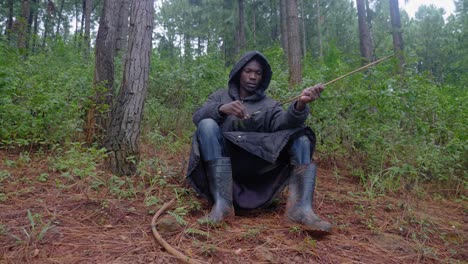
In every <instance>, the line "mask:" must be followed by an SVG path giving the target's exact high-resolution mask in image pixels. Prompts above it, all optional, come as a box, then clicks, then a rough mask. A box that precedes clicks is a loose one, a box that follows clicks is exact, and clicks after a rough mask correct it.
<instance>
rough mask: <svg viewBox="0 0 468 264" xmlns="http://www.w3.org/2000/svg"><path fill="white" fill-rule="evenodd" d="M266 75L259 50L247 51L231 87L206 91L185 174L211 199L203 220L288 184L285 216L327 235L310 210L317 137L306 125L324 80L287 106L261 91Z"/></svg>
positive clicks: (259, 201) (256, 203) (327, 227)
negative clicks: (209, 92) (210, 91)
mask: <svg viewBox="0 0 468 264" xmlns="http://www.w3.org/2000/svg"><path fill="white" fill-rule="evenodd" d="M271 77H272V71H271V67H270V65H269V63H268V61H267V60H266V58H265V57H264V55H263V54H261V53H260V52H257V51H250V52H247V53H246V54H244V55H243V56H242V57H241V58H240V60H239V61H238V62H237V63H236V65H235V66H234V67H233V69H232V70H231V73H230V74H229V81H228V88H227V89H221V90H218V91H216V92H214V93H213V94H211V95H210V96H209V98H208V100H207V102H206V103H205V104H204V105H203V106H202V107H200V108H199V109H198V110H197V111H196V112H195V113H194V115H193V122H194V123H195V125H196V126H197V131H196V133H195V134H194V137H193V140H192V151H191V154H190V162H189V167H188V172H187V180H188V181H189V183H190V184H191V185H192V186H193V187H194V189H195V190H196V191H197V192H198V193H199V194H201V195H202V196H204V197H206V198H208V199H209V200H211V201H212V202H214V205H213V207H212V209H211V212H210V213H209V214H208V215H207V216H205V217H204V218H203V219H202V220H204V221H211V222H215V223H216V222H221V221H223V220H224V219H226V218H228V217H231V216H234V208H238V209H254V208H260V207H264V206H267V205H268V204H270V202H271V201H272V199H273V198H275V196H276V195H278V194H279V193H280V192H281V191H282V190H283V188H284V187H285V186H286V184H289V188H288V189H289V194H288V201H287V205H286V216H285V217H286V219H287V220H288V221H290V222H293V223H297V224H301V225H302V226H303V227H304V228H305V229H306V230H310V231H314V232H317V233H325V234H326V233H329V232H330V231H331V224H330V223H328V222H326V221H323V220H321V219H320V218H319V217H318V216H317V215H316V214H315V213H314V211H313V209H312V198H313V194H314V188H315V177H316V166H315V164H313V163H311V159H312V154H313V151H314V146H315V135H314V134H313V132H312V130H311V129H310V128H308V127H306V126H305V125H304V121H305V120H306V118H307V116H308V115H309V108H308V106H307V104H308V103H310V102H312V101H313V100H315V99H317V98H319V96H320V92H321V91H323V89H324V86H323V85H316V86H314V87H310V88H307V89H304V90H303V91H302V93H301V96H300V97H299V99H298V100H297V101H295V102H293V103H292V104H291V105H290V106H289V108H288V109H287V110H286V111H284V110H283V108H282V107H281V105H280V104H279V103H278V102H276V101H275V100H273V99H271V98H269V97H267V96H266V95H265V90H266V89H267V88H268V85H269V83H270V80H271ZM257 111H258V112H257ZM252 113H255V114H253V115H252Z"/></svg>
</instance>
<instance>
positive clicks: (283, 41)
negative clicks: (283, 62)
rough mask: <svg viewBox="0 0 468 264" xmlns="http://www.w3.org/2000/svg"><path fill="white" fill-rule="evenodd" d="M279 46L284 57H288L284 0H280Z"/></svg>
mask: <svg viewBox="0 0 468 264" xmlns="http://www.w3.org/2000/svg"><path fill="white" fill-rule="evenodd" d="M280 24H281V47H282V48H283V51H284V54H285V57H286V58H287V57H288V19H287V14H286V0H280Z"/></svg>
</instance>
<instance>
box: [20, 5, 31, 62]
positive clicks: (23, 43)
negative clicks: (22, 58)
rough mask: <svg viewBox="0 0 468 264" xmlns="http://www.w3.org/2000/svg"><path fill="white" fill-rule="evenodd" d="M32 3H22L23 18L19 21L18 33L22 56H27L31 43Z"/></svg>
mask: <svg viewBox="0 0 468 264" xmlns="http://www.w3.org/2000/svg"><path fill="white" fill-rule="evenodd" d="M30 8H31V5H30V2H29V0H23V1H22V2H21V16H20V17H19V19H18V23H17V27H18V29H17V31H18V49H19V50H20V52H21V53H22V54H26V52H27V47H28V42H29V32H30V28H29V24H28V21H29V15H30Z"/></svg>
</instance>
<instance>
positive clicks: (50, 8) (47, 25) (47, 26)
mask: <svg viewBox="0 0 468 264" xmlns="http://www.w3.org/2000/svg"><path fill="white" fill-rule="evenodd" d="M53 14H55V5H54V2H52V1H50V0H48V1H47V11H46V17H45V21H44V34H43V38H42V47H43V48H44V47H45V45H46V42H47V38H48V37H49V33H50V32H52V31H53V29H52V28H53V25H52V24H51V20H52V15H53Z"/></svg>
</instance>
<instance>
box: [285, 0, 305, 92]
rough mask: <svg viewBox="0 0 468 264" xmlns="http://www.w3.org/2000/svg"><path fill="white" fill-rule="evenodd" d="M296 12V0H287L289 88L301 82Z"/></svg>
mask: <svg viewBox="0 0 468 264" xmlns="http://www.w3.org/2000/svg"><path fill="white" fill-rule="evenodd" d="M297 13H298V11H297V0H289V1H287V4H286V14H287V21H288V27H287V28H288V65H289V88H293V87H294V86H296V85H298V84H300V83H301V82H302V62H301V60H302V58H301V42H300V37H299V18H298V15H297Z"/></svg>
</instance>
